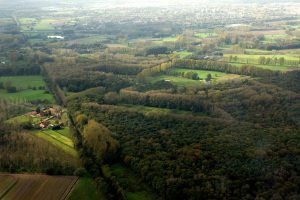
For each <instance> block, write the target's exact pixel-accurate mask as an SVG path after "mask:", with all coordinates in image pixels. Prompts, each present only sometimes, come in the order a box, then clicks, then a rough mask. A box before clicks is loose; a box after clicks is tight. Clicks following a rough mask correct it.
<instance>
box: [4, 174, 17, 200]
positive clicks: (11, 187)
mask: <svg viewBox="0 0 300 200" xmlns="http://www.w3.org/2000/svg"><path fill="white" fill-rule="evenodd" d="M16 179H17V180H16V181H15V182H13V183H12V184H10V186H8V188H7V189H6V190H5V192H3V194H2V195H1V196H0V199H2V198H3V197H5V196H6V195H7V194H8V193H9V191H11V190H12V189H13V187H14V186H15V185H17V183H18V181H19V179H18V178H16Z"/></svg>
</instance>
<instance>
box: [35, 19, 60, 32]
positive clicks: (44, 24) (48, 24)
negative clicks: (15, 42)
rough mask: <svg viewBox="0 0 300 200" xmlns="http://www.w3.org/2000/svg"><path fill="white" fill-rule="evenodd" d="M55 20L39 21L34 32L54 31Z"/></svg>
mask: <svg viewBox="0 0 300 200" xmlns="http://www.w3.org/2000/svg"><path fill="white" fill-rule="evenodd" d="M54 23H55V20H53V19H42V20H39V21H38V23H37V24H36V25H35V26H34V27H33V28H34V30H37V31H39V30H40V31H43V30H54V29H55V28H54V25H53V24H54Z"/></svg>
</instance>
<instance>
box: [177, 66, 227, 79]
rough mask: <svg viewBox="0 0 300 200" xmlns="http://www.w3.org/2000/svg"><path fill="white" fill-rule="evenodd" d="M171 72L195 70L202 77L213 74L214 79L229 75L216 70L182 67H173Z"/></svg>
mask: <svg viewBox="0 0 300 200" xmlns="http://www.w3.org/2000/svg"><path fill="white" fill-rule="evenodd" d="M171 72H179V73H182V72H194V73H197V74H198V76H199V78H200V79H205V78H206V77H207V75H208V74H211V76H212V78H213V79H218V78H221V77H222V76H225V75H227V74H226V73H223V72H216V71H206V70H193V69H183V68H182V69H181V68H173V69H171Z"/></svg>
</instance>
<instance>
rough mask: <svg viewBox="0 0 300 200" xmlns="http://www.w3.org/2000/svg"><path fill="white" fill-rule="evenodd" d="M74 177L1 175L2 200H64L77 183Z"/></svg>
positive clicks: (0, 196)
mask: <svg viewBox="0 0 300 200" xmlns="http://www.w3.org/2000/svg"><path fill="white" fill-rule="evenodd" d="M77 179H78V178H77V177H74V176H46V175H29V174H0V199H2V200H62V199H65V198H66V197H67V196H68V195H69V193H70V191H71V189H72V188H73V186H74V184H75V183H76V181H77Z"/></svg>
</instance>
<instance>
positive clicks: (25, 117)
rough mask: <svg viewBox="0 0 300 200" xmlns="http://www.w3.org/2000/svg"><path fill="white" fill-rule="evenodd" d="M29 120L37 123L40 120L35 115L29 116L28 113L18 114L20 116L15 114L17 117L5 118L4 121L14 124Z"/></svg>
mask: <svg viewBox="0 0 300 200" xmlns="http://www.w3.org/2000/svg"><path fill="white" fill-rule="evenodd" d="M31 120H32V123H39V122H40V121H41V120H40V119H39V118H36V117H30V116H28V115H20V116H17V117H14V118H11V119H9V120H7V121H6V122H7V123H10V124H15V125H16V124H21V123H24V122H28V121H31Z"/></svg>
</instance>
